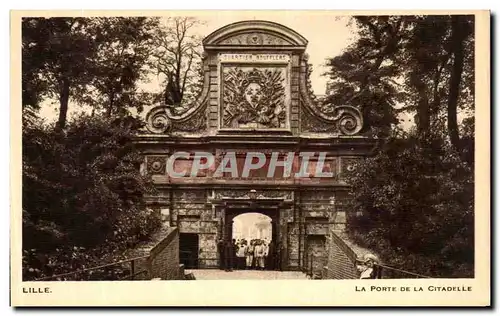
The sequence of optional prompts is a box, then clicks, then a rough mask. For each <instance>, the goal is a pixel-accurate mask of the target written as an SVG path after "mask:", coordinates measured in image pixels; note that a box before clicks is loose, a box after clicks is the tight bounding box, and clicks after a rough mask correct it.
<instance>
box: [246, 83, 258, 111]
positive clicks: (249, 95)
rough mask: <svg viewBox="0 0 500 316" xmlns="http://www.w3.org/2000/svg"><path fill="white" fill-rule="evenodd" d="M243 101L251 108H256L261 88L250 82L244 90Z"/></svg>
mask: <svg viewBox="0 0 500 316" xmlns="http://www.w3.org/2000/svg"><path fill="white" fill-rule="evenodd" d="M245 99H246V100H247V102H248V103H249V104H250V105H251V106H252V108H254V109H255V108H257V106H259V104H260V100H262V87H261V86H260V84H258V83H256V82H251V83H250V84H249V85H248V86H247V87H246V88H245Z"/></svg>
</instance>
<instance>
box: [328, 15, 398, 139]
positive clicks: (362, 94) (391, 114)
mask: <svg viewBox="0 0 500 316" xmlns="http://www.w3.org/2000/svg"><path fill="white" fill-rule="evenodd" d="M354 23H355V24H356V26H357V29H358V33H357V34H358V39H357V40H356V41H355V42H354V43H353V44H351V45H350V46H349V47H347V48H346V50H345V51H344V52H343V53H342V54H341V55H339V56H336V57H333V58H331V59H329V60H328V61H327V66H328V67H329V68H330V69H329V71H328V72H327V73H326V74H325V75H327V76H328V77H329V79H330V80H329V84H328V90H327V97H326V101H327V102H329V103H331V104H332V105H334V106H335V105H352V106H355V107H357V108H359V109H360V110H361V111H362V113H363V115H364V117H365V121H366V125H367V126H369V127H370V128H371V129H372V130H374V133H375V134H376V135H379V136H387V135H388V134H389V132H390V129H391V126H392V125H394V124H396V123H397V119H396V113H395V110H394V108H395V106H396V104H397V102H398V101H400V97H401V93H400V88H399V85H400V84H399V83H398V81H397V78H398V77H399V76H400V75H401V72H400V68H399V67H397V65H395V63H394V58H395V54H396V53H397V52H398V49H399V45H400V41H401V37H400V32H401V30H402V29H403V28H404V27H405V25H406V22H405V20H404V19H403V18H402V17H399V16H390V17H389V16H377V17H369V16H363V17H355V18H354Z"/></svg>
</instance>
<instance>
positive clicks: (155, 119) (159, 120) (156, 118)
mask: <svg viewBox="0 0 500 316" xmlns="http://www.w3.org/2000/svg"><path fill="white" fill-rule="evenodd" d="M171 127H172V123H171V121H170V119H169V118H168V117H167V113H166V112H165V108H164V107H156V108H153V109H151V110H150V111H149V113H148V115H147V116H146V128H147V129H148V131H149V132H151V133H153V134H163V133H166V132H167V131H169V130H170V128H171Z"/></svg>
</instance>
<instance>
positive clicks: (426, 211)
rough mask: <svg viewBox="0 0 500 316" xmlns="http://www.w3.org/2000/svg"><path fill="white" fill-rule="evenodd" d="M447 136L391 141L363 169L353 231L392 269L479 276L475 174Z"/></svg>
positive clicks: (356, 178)
mask: <svg viewBox="0 0 500 316" xmlns="http://www.w3.org/2000/svg"><path fill="white" fill-rule="evenodd" d="M442 132H444V131H440V133H438V134H437V135H435V134H434V135H428V138H427V139H426V140H425V141H423V140H422V139H421V138H420V137H418V136H417V134H416V133H414V134H412V135H407V137H405V138H400V137H397V138H391V139H390V140H388V141H387V142H386V143H385V145H384V146H383V148H382V149H381V151H380V153H379V154H378V155H377V156H375V157H373V158H369V159H367V160H366V161H365V162H363V163H360V164H359V165H358V166H357V171H356V173H355V174H354V175H353V177H352V178H350V180H349V183H350V184H351V186H352V200H351V210H352V212H350V213H349V215H348V221H347V224H348V225H347V230H348V233H349V234H350V235H351V237H353V238H354V239H355V240H356V241H357V242H358V243H360V244H361V245H364V246H366V247H368V248H370V249H373V251H375V252H377V253H379V254H380V255H381V257H382V260H383V262H384V263H385V264H387V265H389V266H395V267H398V268H400V269H404V270H407V271H412V272H416V273H420V274H424V275H428V276H431V277H473V276H474V172H473V168H471V166H470V165H469V164H468V163H466V162H464V161H462V159H461V157H460V156H459V155H458V154H457V153H456V152H455V151H454V149H453V148H452V147H450V146H449V145H447V143H446V142H445V141H444V140H443V139H442V135H440V134H441V133H442Z"/></svg>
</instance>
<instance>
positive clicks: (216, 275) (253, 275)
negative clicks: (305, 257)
mask: <svg viewBox="0 0 500 316" xmlns="http://www.w3.org/2000/svg"><path fill="white" fill-rule="evenodd" d="M185 273H186V274H190V273H191V274H193V275H194V278H195V279H196V280H287V279H288V280H306V279H308V278H307V276H306V275H305V274H304V273H303V272H301V271H257V270H234V271H232V272H226V271H224V270H219V269H193V270H186V271H185Z"/></svg>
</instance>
